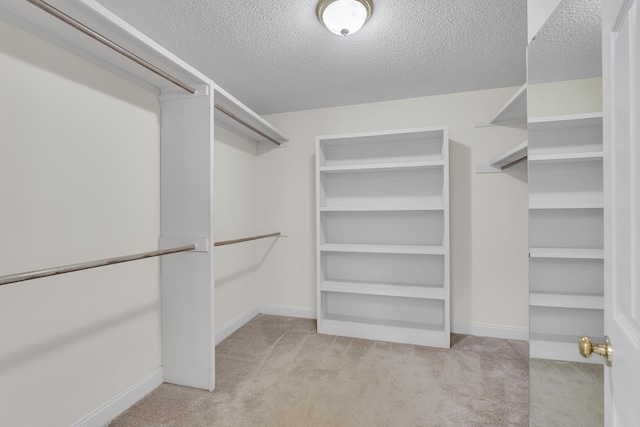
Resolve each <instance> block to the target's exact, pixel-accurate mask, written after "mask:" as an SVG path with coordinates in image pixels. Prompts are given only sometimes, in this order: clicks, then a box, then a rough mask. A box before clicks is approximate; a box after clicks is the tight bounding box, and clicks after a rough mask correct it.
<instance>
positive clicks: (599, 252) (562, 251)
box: [529, 248, 604, 259]
mask: <svg viewBox="0 0 640 427" xmlns="http://www.w3.org/2000/svg"><path fill="white" fill-rule="evenodd" d="M529 256H530V257H531V258H572V259H604V249H581V248H575V249H574V248H530V249H529Z"/></svg>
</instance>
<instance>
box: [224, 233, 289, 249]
mask: <svg viewBox="0 0 640 427" xmlns="http://www.w3.org/2000/svg"><path fill="white" fill-rule="evenodd" d="M281 235H282V233H280V232H277V233H270V234H261V235H259V236H253V237H245V238H242V239H235V240H223V241H221V242H215V243H214V244H213V246H224V245H233V244H234V243H242V242H249V241H251V240H258V239H266V238H267V237H278V236H281Z"/></svg>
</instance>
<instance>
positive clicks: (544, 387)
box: [530, 349, 604, 427]
mask: <svg viewBox="0 0 640 427" xmlns="http://www.w3.org/2000/svg"><path fill="white" fill-rule="evenodd" d="M576 351H577V349H576ZM530 370H531V372H530V375H531V427H555V426H559V427H570V426H579V427H602V426H603V425H604V366H603V365H592V364H588V363H576V362H560V361H557V360H541V359H531V361H530Z"/></svg>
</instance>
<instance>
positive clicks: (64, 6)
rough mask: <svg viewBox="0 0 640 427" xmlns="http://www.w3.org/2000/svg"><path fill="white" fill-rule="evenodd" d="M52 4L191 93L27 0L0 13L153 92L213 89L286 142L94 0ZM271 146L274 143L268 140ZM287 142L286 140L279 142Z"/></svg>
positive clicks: (223, 102)
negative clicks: (166, 75) (181, 84)
mask: <svg viewBox="0 0 640 427" xmlns="http://www.w3.org/2000/svg"><path fill="white" fill-rule="evenodd" d="M49 3H51V4H52V5H53V6H54V7H56V8H58V9H59V10H61V11H62V12H63V13H65V14H66V15H68V16H70V17H71V18H73V19H75V20H77V21H79V22H80V23H82V24H83V25H85V26H87V27H88V28H90V29H92V30H94V31H96V32H97V33H99V34H101V35H103V36H104V37H105V38H107V39H109V40H111V41H112V42H114V43H115V44H117V45H119V46H121V47H123V48H124V49H126V50H127V51H129V52H131V53H132V54H134V55H135V56H137V57H139V58H141V59H143V60H145V61H147V62H148V63H150V64H151V65H153V66H155V67H157V68H159V69H161V70H162V71H164V72H166V73H167V74H169V75H171V76H173V77H175V78H176V79H178V80H180V81H181V82H183V83H184V84H186V85H187V86H190V87H192V88H194V89H196V94H195V95H191V94H190V93H189V92H187V91H186V90H183V89H181V88H179V87H178V86H176V85H175V84H174V83H172V82H170V81H168V80H166V79H164V78H163V77H160V76H159V75H158V74H156V73H154V72H152V71H150V70H148V69H146V68H144V67H142V66H141V65H139V64H137V63H135V62H133V61H132V60H130V59H129V58H127V57H125V56H124V55H121V54H119V53H117V52H115V51H114V50H112V49H110V48H109V47H107V46H105V45H103V44H102V43H100V42H98V41H96V40H94V39H93V38H91V37H89V36H87V35H85V34H83V33H81V32H80V31H79V30H76V29H75V28H72V27H70V26H69V25H68V24H66V23H64V22H62V21H60V20H58V19H57V18H54V17H53V16H51V15H49V14H47V13H46V12H44V11H41V10H40V9H38V8H36V7H35V6H34V5H32V4H29V3H28V2H26V1H20V2H3V3H2V4H1V5H0V18H4V19H7V20H8V21H10V22H12V23H14V24H15V25H18V26H20V27H22V28H24V29H25V30H27V31H30V32H32V33H34V34H36V35H37V36H39V37H41V38H43V39H45V40H47V41H49V42H51V43H54V44H56V45H58V46H60V47H62V48H64V49H67V50H69V51H71V52H73V53H74V54H76V55H78V56H81V57H83V58H85V59H87V60H88V61H90V62H92V63H94V64H96V65H98V66H100V67H103V68H105V69H107V70H110V71H111V72H113V73H115V74H117V75H119V76H121V77H124V78H126V79H127V80H129V81H132V82H133V83H135V84H138V85H140V86H142V87H144V88H146V89H150V90H153V91H155V92H156V93H163V94H171V95H172V96H173V95H178V96H185V97H190V96H198V95H200V94H201V93H203V92H204V91H206V90H209V86H210V87H211V89H213V91H214V102H215V103H216V104H217V105H220V106H222V107H224V108H225V109H226V110H228V111H230V112H232V113H233V114H234V115H236V116H237V117H238V118H239V119H241V120H243V121H244V122H246V123H248V124H249V125H251V126H252V127H254V128H256V129H258V130H259V131H260V132H262V133H264V134H266V135H268V136H269V137H271V138H273V139H275V140H277V141H279V142H282V143H285V142H286V141H287V138H286V137H285V136H284V135H282V133H280V131H278V130H277V129H276V128H275V127H273V126H272V125H271V124H269V123H268V122H267V121H265V120H264V119H263V118H261V117H260V116H258V115H257V114H256V113H254V112H253V111H251V110H250V109H249V108H248V107H246V106H245V105H244V104H242V103H241V102H240V101H238V100H237V99H236V98H234V97H233V96H231V95H230V94H229V93H227V92H226V91H224V90H223V89H221V88H220V87H218V86H217V85H215V83H214V82H212V81H211V80H210V79H209V78H208V77H206V76H205V75H204V74H202V73H200V72H199V71H198V70H196V69H195V68H193V67H192V66H190V65H189V64H187V63H186V62H184V61H182V60H181V59H180V58H178V57H177V56H176V55H174V54H173V53H171V52H170V51H168V50H167V49H165V48H164V47H162V46H161V45H159V44H158V43H156V42H155V41H153V40H152V39H150V38H149V37H147V36H146V35H144V34H142V33H141V32H140V31H138V30H137V29H136V28H134V27H133V26H131V25H129V24H128V23H127V22H125V21H124V20H123V19H121V18H120V17H118V16H117V15H115V14H114V13H112V12H111V11H110V10H108V9H107V8H105V7H104V6H102V5H101V4H99V3H98V2H96V1H94V0H83V1H74V2H69V1H62V0H50V1H49ZM214 118H215V121H216V122H218V123H220V124H223V125H225V126H227V127H230V128H232V129H233V130H235V131H238V132H239V133H241V134H242V135H243V136H245V137H248V138H249V139H250V140H252V141H255V142H256V143H259V144H262V142H265V143H266V142H268V140H267V139H265V138H264V137H262V136H260V135H259V134H257V133H255V132H254V131H252V130H250V129H249V128H247V127H245V126H243V125H241V124H239V123H238V122H237V121H235V120H233V119H231V118H229V117H228V116H226V115H225V114H223V113H221V112H216V113H214ZM268 144H269V145H270V146H273V147H276V146H275V144H273V143H271V142H268ZM281 146H286V145H284V144H283V145H281Z"/></svg>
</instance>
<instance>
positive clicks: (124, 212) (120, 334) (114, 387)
mask: <svg viewBox="0 0 640 427" xmlns="http://www.w3.org/2000/svg"><path fill="white" fill-rule="evenodd" d="M0 70H2V71H1V72H0V74H1V75H2V78H1V79H0V200H2V202H1V203H2V208H1V210H0V236H1V238H0V275H5V274H12V273H18V272H22V271H28V270H33V269H39V268H45V267H53V266H58V265H65V264H72V263H77V262H82V261H89V260H94V259H100V258H106V257H113V256H118V255H124V254H130V253H136V252H143V251H148V250H153V249H156V248H157V238H158V234H159V220H160V212H159V189H160V184H159V141H160V132H159V105H158V102H157V96H156V95H155V94H153V93H150V92H148V91H146V90H144V89H141V88H140V87H138V86H135V85H133V84H131V83H129V82H127V81H125V80H123V79H121V78H119V77H117V76H115V75H113V74H111V73H109V72H107V71H105V70H103V69H101V68H99V67H96V66H94V65H92V64H90V63H88V62H86V61H84V60H82V59H79V58H78V57H76V56H74V55H72V54H70V53H68V52H66V51H64V50H61V49H59V48H57V47H54V46H52V45H50V44H49V43H47V42H45V41H43V40H41V39H39V38H36V37H34V36H32V35H30V34H29V33H26V32H24V31H22V30H20V29H17V28H16V27H13V26H12V25H9V24H7V23H5V22H4V21H0ZM158 283H159V282H158V262H157V260H156V259H153V260H145V261H136V262H132V263H125V264H119V265H117V266H111V267H104V268H99V269H93V270H86V271H82V272H77V273H71V274H66V275H63V276H58V277H52V278H46V279H38V280H33V281H29V282H23V283H17V284H11V285H5V286H2V287H0V342H1V343H2V344H1V345H0V425H2V426H12V427H17V426H65V425H69V424H72V423H73V422H75V421H77V420H79V419H80V418H82V417H83V416H85V415H86V414H88V413H89V412H91V411H93V410H95V409H96V408H97V407H99V406H100V405H102V404H103V403H105V402H106V401H107V400H109V399H110V398H112V397H113V396H114V395H116V394H117V393H119V392H121V391H123V390H124V389H125V388H127V387H128V386H130V385H131V384H132V383H134V382H135V381H137V380H139V379H141V378H142V377H144V376H145V375H147V374H149V373H150V372H152V371H154V370H155V369H157V368H159V367H160V365H161V360H160V359H161V353H160V317H159V310H160V300H159V286H158Z"/></svg>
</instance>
